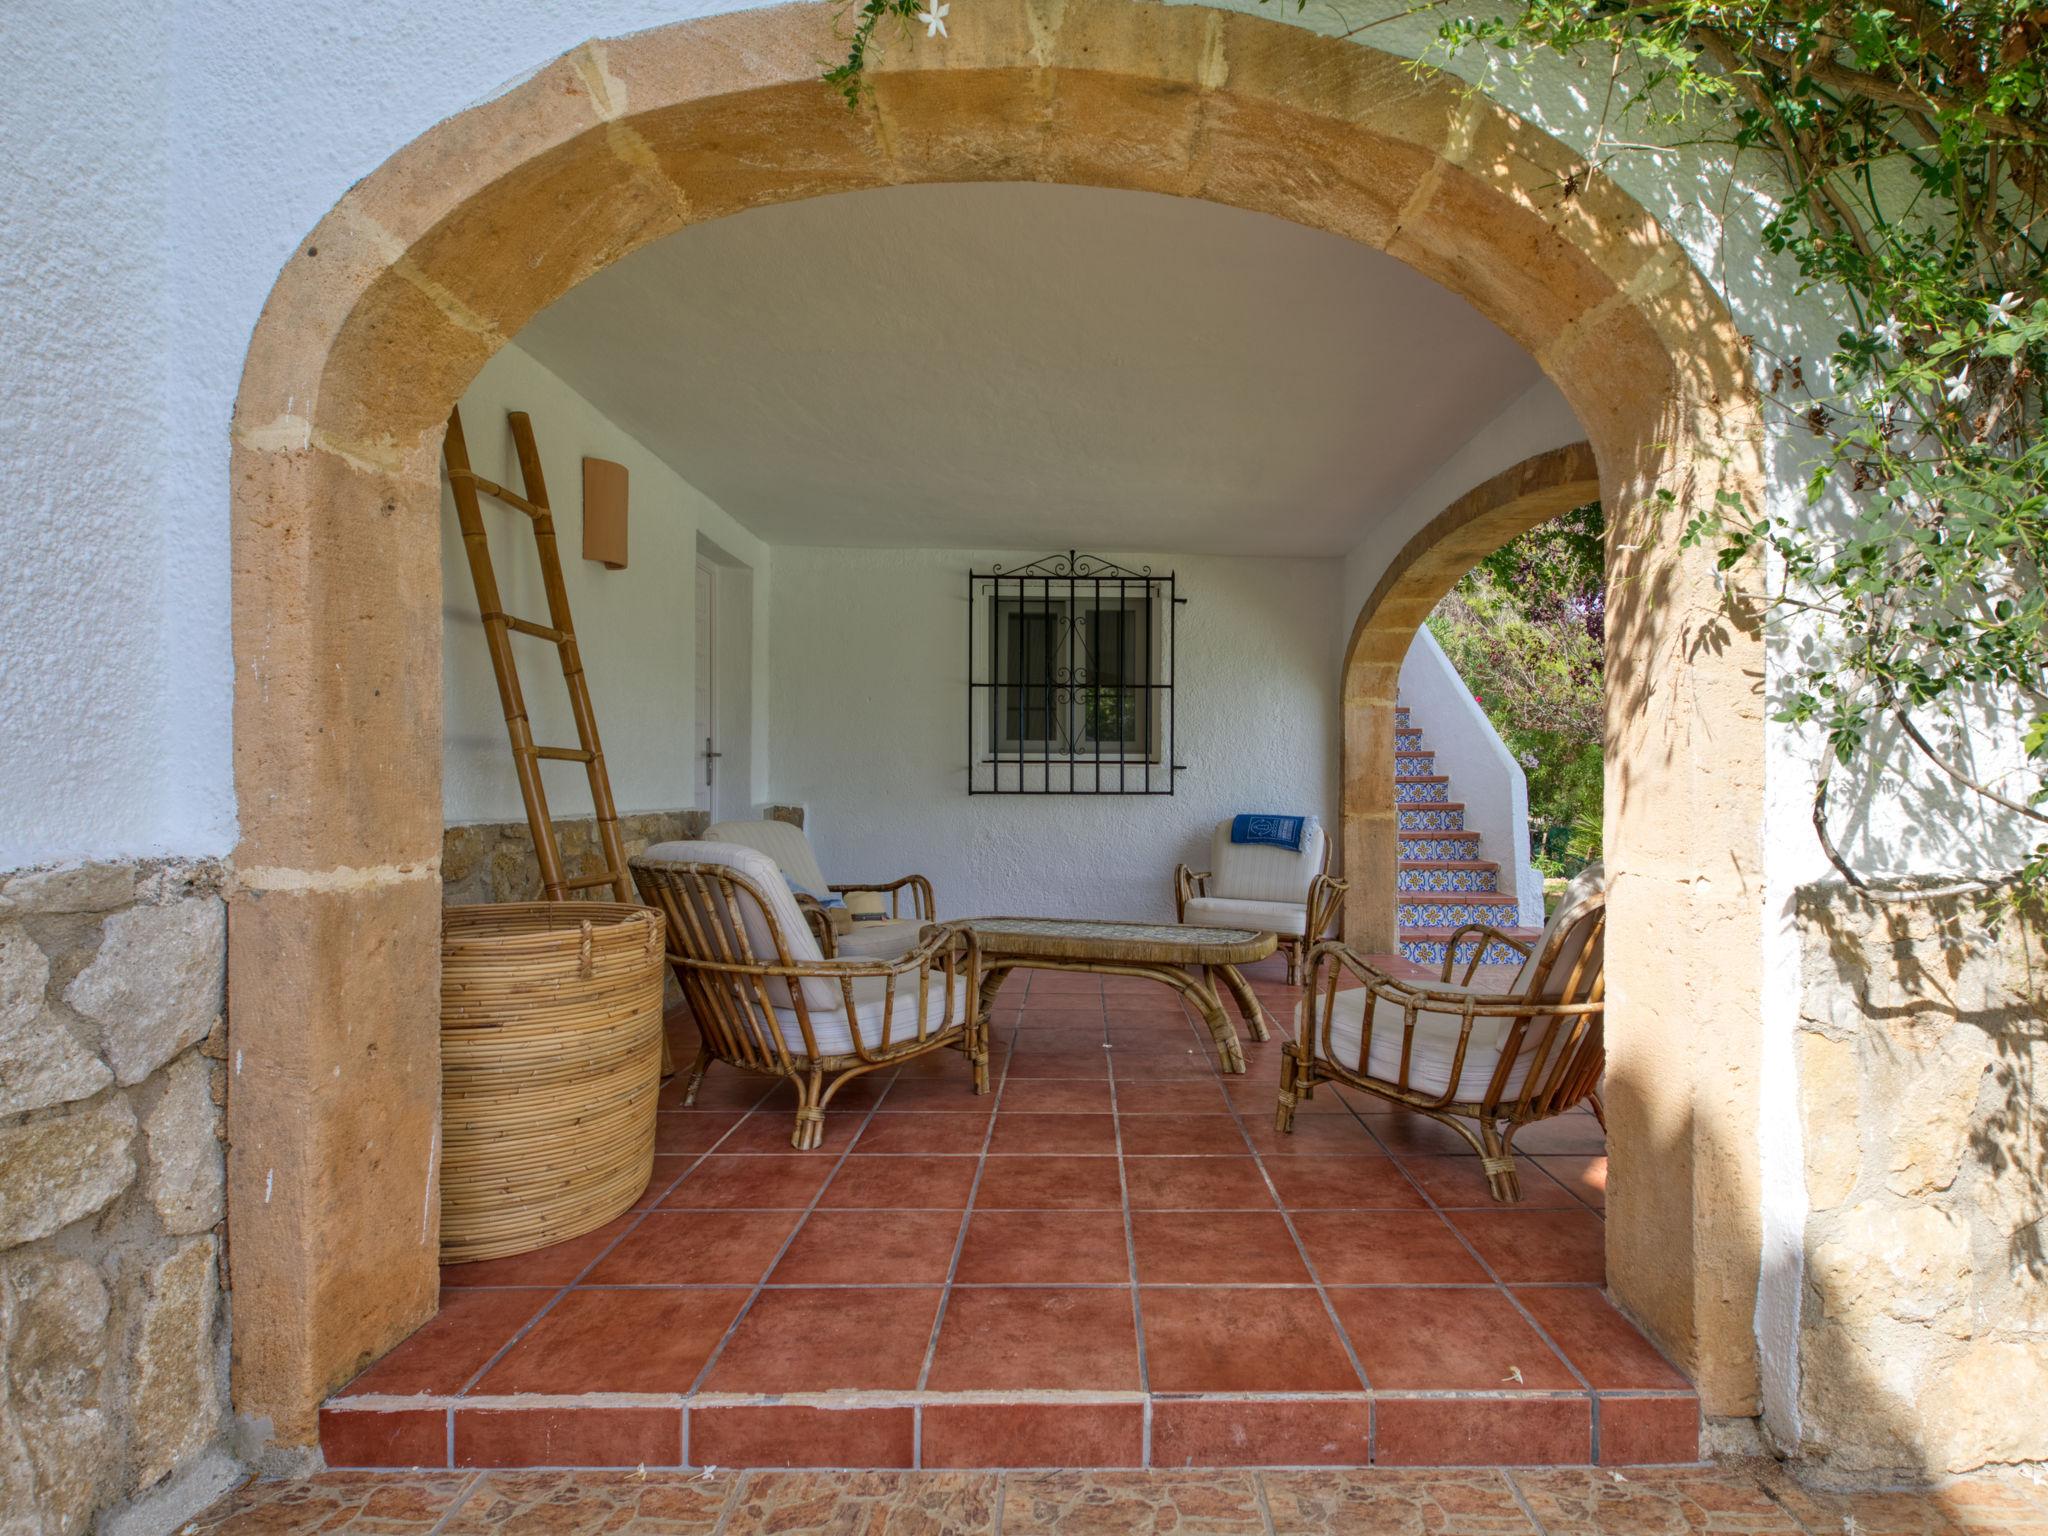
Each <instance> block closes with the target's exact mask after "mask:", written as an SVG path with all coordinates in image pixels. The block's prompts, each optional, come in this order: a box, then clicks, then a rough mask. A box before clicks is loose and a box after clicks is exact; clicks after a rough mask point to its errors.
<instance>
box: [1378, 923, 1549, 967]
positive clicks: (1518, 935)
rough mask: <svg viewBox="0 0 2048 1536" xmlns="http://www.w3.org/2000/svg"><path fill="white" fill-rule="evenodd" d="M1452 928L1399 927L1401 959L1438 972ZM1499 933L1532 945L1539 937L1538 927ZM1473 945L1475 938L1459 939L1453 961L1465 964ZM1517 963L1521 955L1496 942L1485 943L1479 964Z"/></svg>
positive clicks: (1503, 930) (1507, 929)
mask: <svg viewBox="0 0 2048 1536" xmlns="http://www.w3.org/2000/svg"><path fill="white" fill-rule="evenodd" d="M1453 931H1454V930H1453V929H1450V928H1403V929H1402V930H1401V955H1402V958H1404V959H1407V960H1412V961H1414V962H1415V963H1416V964H1417V965H1423V966H1427V967H1429V968H1430V969H1431V970H1432V971H1440V970H1441V969H1442V968H1443V963H1444V948H1445V946H1446V945H1448V944H1449V943H1450V938H1451V934H1452V932H1453ZM1501 932H1503V933H1505V934H1507V935H1508V936H1509V937H1510V938H1515V939H1520V940H1521V941H1522V942H1523V943H1525V944H1533V943H1534V942H1535V941H1536V940H1537V939H1539V938H1541V937H1542V936H1543V933H1542V930H1541V929H1539V928H1502V929H1501ZM1477 947H1478V940H1477V939H1471V938H1468V939H1465V940H1463V941H1462V942H1461V943H1460V944H1459V945H1458V961H1457V963H1458V964H1460V965H1469V964H1470V963H1471V960H1472V952H1473V950H1474V949H1476V948H1477ZM1521 963H1522V957H1521V956H1520V955H1518V954H1516V953H1515V951H1514V950H1512V949H1510V948H1509V947H1508V946H1507V945H1505V944H1499V943H1492V944H1488V945H1487V947H1486V955H1485V957H1484V958H1483V959H1482V960H1481V961H1480V964H1482V965H1520V964H1521Z"/></svg>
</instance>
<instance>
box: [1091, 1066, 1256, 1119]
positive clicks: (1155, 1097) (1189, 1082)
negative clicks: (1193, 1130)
mask: <svg viewBox="0 0 2048 1536" xmlns="http://www.w3.org/2000/svg"><path fill="white" fill-rule="evenodd" d="M1228 1108H1229V1100H1227V1099H1226V1098H1225V1097H1224V1096H1223V1088H1222V1086H1221V1080H1220V1079H1218V1078H1216V1077H1214V1076H1210V1077H1188V1078H1175V1079H1170V1080H1168V1081H1166V1082H1163V1083H1160V1082H1145V1081H1142V1080H1141V1081H1135V1082H1121V1083H1118V1084H1117V1088H1116V1112H1117V1113H1118V1114H1119V1115H1220V1114H1222V1113H1224V1112H1225V1110H1227V1109H1228Z"/></svg>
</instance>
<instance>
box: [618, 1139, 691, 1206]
mask: <svg viewBox="0 0 2048 1536" xmlns="http://www.w3.org/2000/svg"><path fill="white" fill-rule="evenodd" d="M696 1161H697V1158H696V1156H695V1154H692V1155H690V1156H688V1157H666V1156H663V1155H662V1154H661V1153H656V1154H655V1157H654V1172H653V1173H652V1174H650V1175H649V1176H648V1179H647V1187H646V1188H645V1189H643V1190H641V1191H640V1198H639V1199H637V1200H635V1201H634V1202H633V1209H634V1210H636V1211H651V1210H653V1209H654V1208H655V1207H656V1206H657V1205H659V1204H661V1201H662V1197H663V1196H664V1195H666V1194H667V1193H668V1192H669V1189H670V1188H671V1186H673V1185H674V1183H675V1181H676V1180H677V1179H680V1178H681V1177H682V1176H683V1175H684V1174H685V1173H687V1172H689V1170H690V1166H691V1164H693V1163H695V1162H696Z"/></svg>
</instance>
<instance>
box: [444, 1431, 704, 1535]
mask: <svg viewBox="0 0 2048 1536" xmlns="http://www.w3.org/2000/svg"><path fill="white" fill-rule="evenodd" d="M454 1417H455V1465H456V1466H458V1467H548V1466H555V1467H559V1466H571V1467H675V1466H680V1465H681V1464H682V1459H683V1410H682V1409H681V1408H653V1407H633V1408H628V1407H621V1406H615V1405H611V1404H606V1405H604V1406H594V1405H593V1406H589V1407H582V1406H570V1405H566V1404H558V1405H550V1406H548V1407H545V1408H542V1407H535V1408H458V1409H456V1410H455V1415H454ZM453 1528H454V1524H453V1522H451V1524H450V1526H449V1529H453ZM442 1536H445V1532H444V1533H442Z"/></svg>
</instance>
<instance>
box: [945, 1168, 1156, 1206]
mask: <svg viewBox="0 0 2048 1536" xmlns="http://www.w3.org/2000/svg"><path fill="white" fill-rule="evenodd" d="M1122 1205H1123V1186H1122V1185H1121V1183H1120V1182H1119V1181H1118V1179H1117V1161H1116V1159H1115V1158H1113V1157H1042V1156H1032V1157H1002V1156H991V1157H988V1158H985V1159H983V1161H982V1171H981V1189H980V1190H979V1192H978V1193H976V1195H975V1197H974V1206H975V1209H976V1210H993V1211H1001V1210H1115V1209H1119V1208H1121V1207H1122Z"/></svg>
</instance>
